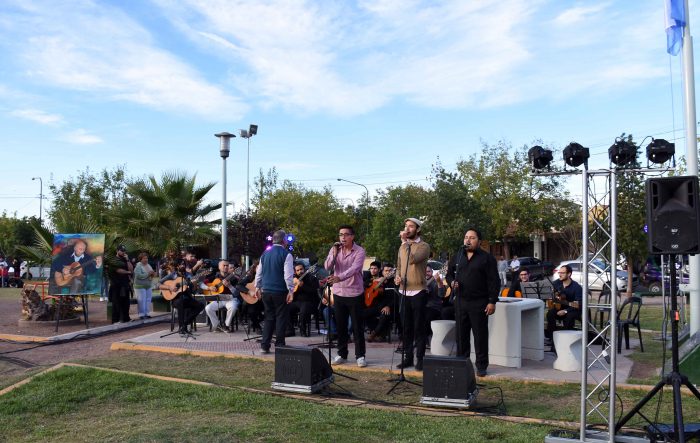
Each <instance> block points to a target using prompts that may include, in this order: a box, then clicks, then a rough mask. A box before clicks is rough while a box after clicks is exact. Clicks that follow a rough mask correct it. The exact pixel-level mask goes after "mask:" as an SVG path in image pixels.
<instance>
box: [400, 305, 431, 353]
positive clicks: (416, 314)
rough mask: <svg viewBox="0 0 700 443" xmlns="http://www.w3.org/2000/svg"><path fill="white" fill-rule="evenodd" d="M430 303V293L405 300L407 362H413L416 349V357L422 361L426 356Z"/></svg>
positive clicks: (403, 307)
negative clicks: (427, 313) (428, 308)
mask: <svg viewBox="0 0 700 443" xmlns="http://www.w3.org/2000/svg"><path fill="white" fill-rule="evenodd" d="M427 301H428V291H421V292H419V293H418V294H416V295H412V296H406V297H404V298H403V306H402V310H403V312H401V318H403V319H404V321H405V323H404V326H403V347H404V352H405V354H404V356H405V357H406V360H409V361H410V360H413V352H414V348H415V354H416V357H418V359H419V360H422V359H423V357H424V356H425V340H426V334H425V304H426V302H427Z"/></svg>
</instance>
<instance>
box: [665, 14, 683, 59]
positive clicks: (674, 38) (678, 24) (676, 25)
mask: <svg viewBox="0 0 700 443" xmlns="http://www.w3.org/2000/svg"><path fill="white" fill-rule="evenodd" d="M665 3H666V8H665V12H666V52H668V53H669V54H671V55H678V53H679V52H681V48H682V47H683V28H684V27H685V1H684V0H665Z"/></svg>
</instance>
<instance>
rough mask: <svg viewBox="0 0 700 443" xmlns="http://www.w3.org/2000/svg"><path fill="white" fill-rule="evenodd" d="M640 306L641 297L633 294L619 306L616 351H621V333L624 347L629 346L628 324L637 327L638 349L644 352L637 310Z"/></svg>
mask: <svg viewBox="0 0 700 443" xmlns="http://www.w3.org/2000/svg"><path fill="white" fill-rule="evenodd" d="M641 308H642V298H641V297H638V296H636V295H635V296H633V297H630V298H628V299H627V300H625V301H624V302H623V303H622V306H620V311H619V313H618V316H617V352H618V354H619V353H620V352H622V333H623V332H624V334H625V349H629V348H630V326H634V327H636V328H637V336H638V337H639V349H640V350H641V351H642V352H644V344H643V343H642V328H641V326H640V325H639V311H640V309H641Z"/></svg>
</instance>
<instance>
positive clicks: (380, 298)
mask: <svg viewBox="0 0 700 443" xmlns="http://www.w3.org/2000/svg"><path fill="white" fill-rule="evenodd" d="M380 266H381V263H379V262H378V261H374V262H372V263H371V264H370V265H369V274H370V277H369V278H368V279H367V280H366V281H365V300H367V294H368V293H372V292H371V291H372V290H375V292H374V293H377V292H376V291H378V295H377V296H376V297H374V298H373V299H372V300H371V303H370V305H369V306H366V307H365V324H366V325H367V327H368V328H369V331H370V333H369V336H368V337H367V342H369V343H372V342H377V341H382V340H384V338H385V337H386V335H387V334H389V333H390V332H391V331H390V328H391V305H392V304H393V302H394V299H393V291H386V289H389V288H393V287H395V286H396V285H395V284H394V274H393V273H394V268H393V267H392V266H391V265H390V264H388V263H387V264H385V265H384V266H383V267H382V268H381V269H382V274H381V275H380V274H379V269H380Z"/></svg>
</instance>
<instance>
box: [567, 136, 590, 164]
mask: <svg viewBox="0 0 700 443" xmlns="http://www.w3.org/2000/svg"><path fill="white" fill-rule="evenodd" d="M590 156H591V153H590V151H589V150H588V148H584V147H583V146H581V145H580V144H578V143H576V142H572V143H569V144H568V145H567V146H566V148H564V161H565V162H566V164H567V165H569V166H572V167H574V168H578V167H579V166H581V165H582V164H584V163H586V165H588V158H589V157H590Z"/></svg>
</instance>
